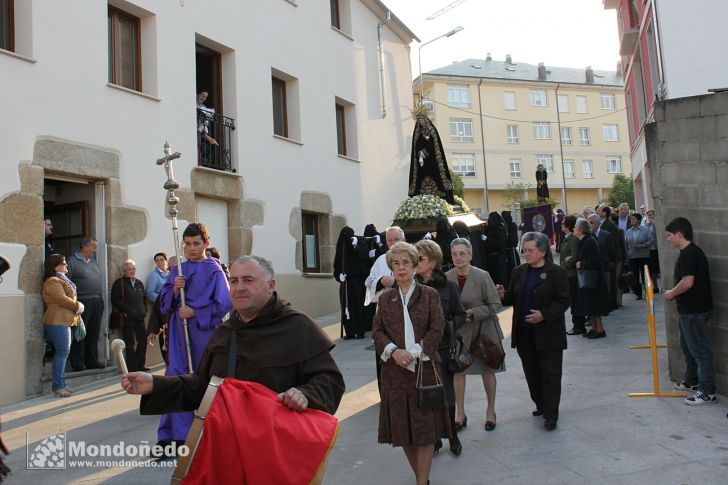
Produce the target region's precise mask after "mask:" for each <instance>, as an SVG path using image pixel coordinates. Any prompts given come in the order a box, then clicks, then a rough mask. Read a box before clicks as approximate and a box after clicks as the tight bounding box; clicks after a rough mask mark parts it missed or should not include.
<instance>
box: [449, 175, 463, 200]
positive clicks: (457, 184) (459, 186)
mask: <svg viewBox="0 0 728 485" xmlns="http://www.w3.org/2000/svg"><path fill="white" fill-rule="evenodd" d="M450 178H452V186H453V193H454V194H455V195H457V196H458V197H460V198H463V196H464V195H465V185H464V184H463V179H461V178H460V175H458V174H456V173H455V172H453V171H452V170H450Z"/></svg>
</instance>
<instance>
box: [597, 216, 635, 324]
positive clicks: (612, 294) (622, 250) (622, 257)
mask: <svg viewBox="0 0 728 485" xmlns="http://www.w3.org/2000/svg"><path fill="white" fill-rule="evenodd" d="M597 215H598V216H599V221H600V223H599V232H601V231H606V232H608V233H609V234H611V235H612V240H613V241H614V246H615V252H614V256H613V257H610V260H609V285H608V286H609V303H610V306H611V308H612V310H616V309H617V308H619V307H620V306H622V293H621V292H620V291H619V285H618V284H617V279H618V277H619V275H621V274H622V268H624V267H625V263H626V262H627V245H626V244H625V242H624V231H622V230H621V229H619V227H617V225H616V224H615V223H614V222H613V221H612V208H611V207H609V206H608V205H606V204H602V205H600V206H599V207H598V210H597ZM592 230H594V229H593V228H592ZM595 232H596V231H595Z"/></svg>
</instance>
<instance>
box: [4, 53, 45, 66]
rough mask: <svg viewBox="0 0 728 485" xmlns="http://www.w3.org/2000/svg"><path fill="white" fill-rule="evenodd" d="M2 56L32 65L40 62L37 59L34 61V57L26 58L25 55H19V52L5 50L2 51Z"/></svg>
mask: <svg viewBox="0 0 728 485" xmlns="http://www.w3.org/2000/svg"><path fill="white" fill-rule="evenodd" d="M0 54H4V55H6V56H9V57H14V58H16V59H20V60H21V61H25V62H30V63H31V64H35V63H36V62H38V61H37V60H36V59H33V58H32V57H28V56H24V55H23V54H18V53H17V52H13V51H7V50H5V49H0Z"/></svg>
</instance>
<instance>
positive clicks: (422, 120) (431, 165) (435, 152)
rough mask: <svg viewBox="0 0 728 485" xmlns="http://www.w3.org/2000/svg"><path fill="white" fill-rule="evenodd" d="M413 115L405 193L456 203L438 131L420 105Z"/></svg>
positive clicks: (411, 195)
mask: <svg viewBox="0 0 728 485" xmlns="http://www.w3.org/2000/svg"><path fill="white" fill-rule="evenodd" d="M412 117H413V118H414V119H415V129H414V132H413V133H412V155H411V160H410V172H409V192H408V195H409V196H410V197H414V196H416V195H436V196H438V197H441V198H443V199H445V200H446V201H447V202H449V203H450V204H455V200H454V198H453V183H452V178H451V177H450V170H449V169H448V166H447V160H446V159H445V151H444V150H443V148H442V142H441V141H440V134H439V133H438V132H437V128H435V125H433V124H432V121H431V120H430V118H428V116H427V110H426V109H425V108H424V107H423V106H422V105H419V106H416V107H415V109H414V110H413V111H412Z"/></svg>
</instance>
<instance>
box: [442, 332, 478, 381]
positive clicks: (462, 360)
mask: <svg viewBox="0 0 728 485" xmlns="http://www.w3.org/2000/svg"><path fill="white" fill-rule="evenodd" d="M472 363H473V354H471V353H470V351H469V350H468V348H467V347H465V342H463V338H462V337H461V336H460V335H458V336H456V337H455V345H453V346H452V347H451V348H450V360H449V361H448V362H447V368H448V369H450V372H452V373H453V374H457V373H459V372H463V371H464V370H465V369H467V368H468V367H470V365H471V364H472Z"/></svg>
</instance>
